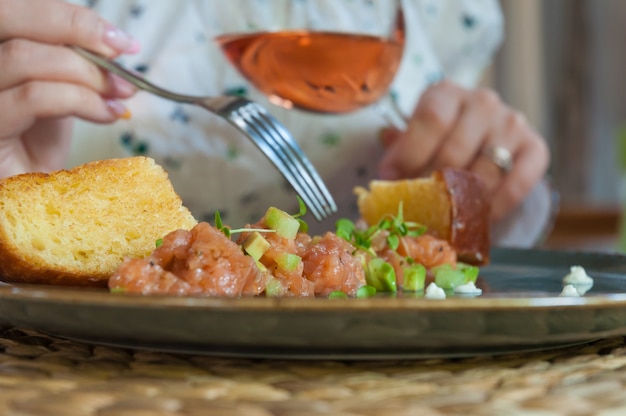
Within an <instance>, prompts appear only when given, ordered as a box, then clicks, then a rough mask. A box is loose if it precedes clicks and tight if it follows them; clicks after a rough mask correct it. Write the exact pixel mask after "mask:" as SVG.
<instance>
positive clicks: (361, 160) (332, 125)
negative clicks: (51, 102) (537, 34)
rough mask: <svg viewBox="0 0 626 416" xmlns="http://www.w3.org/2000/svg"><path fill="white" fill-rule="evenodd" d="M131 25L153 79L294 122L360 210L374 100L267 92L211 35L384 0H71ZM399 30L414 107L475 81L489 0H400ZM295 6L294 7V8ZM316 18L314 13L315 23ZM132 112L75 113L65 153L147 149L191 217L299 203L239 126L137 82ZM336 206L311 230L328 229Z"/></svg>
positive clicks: (497, 27) (350, 23) (79, 159)
mask: <svg viewBox="0 0 626 416" xmlns="http://www.w3.org/2000/svg"><path fill="white" fill-rule="evenodd" d="M73 1H74V2H75V3H79V4H86V5H88V6H90V7H93V8H94V9H95V10H97V11H98V12H99V13H100V14H101V15H102V16H103V17H104V18H106V19H108V20H109V21H111V22H112V23H114V24H116V25H118V26H119V27H121V28H122V29H124V30H126V31H127V32H129V33H130V34H132V35H133V36H135V37H136V38H137V39H138V40H139V41H140V43H141V45H142V49H141V51H140V52H139V53H138V54H137V55H133V56H124V57H122V58H121V62H122V63H124V64H125V65H127V66H128V67H129V68H133V69H135V70H137V71H140V72H142V73H144V74H145V75H146V77H148V78H149V79H150V80H151V81H153V82H154V83H156V84H159V85H162V86H163V87H165V88H168V89H171V90H173V91H177V92H180V93H188V94H193V95H222V94H232V93H237V94H242V95H245V96H246V97H248V98H250V99H252V100H255V101H257V102H259V103H260V104H261V105H263V106H265V107H266V108H267V109H268V110H269V111H270V112H271V113H272V114H274V116H275V117H276V118H277V119H279V120H280V121H281V122H282V123H283V124H284V125H285V126H286V127H287V129H288V130H289V131H290V132H291V133H292V134H293V136H294V137H295V138H296V140H297V141H298V142H299V144H300V146H301V147H302V148H303V150H304V151H305V153H306V154H307V155H308V157H309V158H310V159H311V161H312V162H313V164H314V165H315V166H316V167H317V169H318V171H319V172H320V174H321V175H322V177H323V178H324V179H325V181H326V183H327V184H328V186H329V188H330V190H331V192H332V194H333V195H334V197H335V199H336V202H337V204H338V206H339V209H340V211H341V212H340V213H339V214H338V216H337V217H340V216H347V217H352V218H354V217H356V215H357V210H356V204H355V197H354V195H353V193H352V189H353V188H354V187H355V186H357V185H366V184H367V183H368V181H370V180H371V179H373V178H375V177H376V167H377V164H378V161H379V159H380V157H381V155H382V153H383V149H382V147H381V144H380V141H379V133H380V130H381V128H383V127H384V126H385V125H386V120H385V118H384V117H383V116H382V115H381V112H380V111H377V110H376V109H375V107H376V106H373V107H371V108H364V109H362V110H359V111H356V112H353V113H350V114H345V115H320V114H312V113H307V112H304V111H299V110H285V109H283V108H280V107H277V106H275V105H273V104H271V103H269V102H268V100H267V99H266V98H265V97H264V96H263V95H262V94H261V93H260V92H258V91H257V90H256V89H255V88H254V87H252V86H251V85H250V84H249V83H248V82H247V81H246V80H245V79H244V78H242V76H241V75H240V74H239V73H238V72H237V71H236V70H235V69H234V67H233V66H232V65H231V64H230V63H229V62H228V61H227V59H226V58H225V56H224V55H223V53H222V52H221V50H220V49H219V47H218V46H217V44H216V42H215V41H214V38H215V37H216V36H217V35H219V34H221V33H224V32H226V31H228V32H234V31H238V30H243V29H246V28H254V27H260V26H263V27H268V25H271V24H272V23H274V22H279V21H280V19H285V18H288V17H286V10H289V11H290V13H292V15H293V16H295V17H294V18H297V16H298V15H300V16H307V17H308V18H309V19H310V20H312V21H315V18H316V17H318V21H319V22H327V21H328V20H327V19H336V24H337V25H338V26H339V27H352V28H358V27H359V26H360V25H363V26H366V27H369V25H375V24H378V23H377V22H378V20H377V19H376V16H377V13H378V9H377V6H379V5H380V4H379V2H385V1H387V0H345V1H341V2H339V1H337V0H228V1H225V0H195V1H194V0H158V1H155V0H153V1H149V0H101V1H98V0H90V1H88V0H73ZM404 7H405V10H404V14H405V19H406V29H407V34H406V35H407V38H406V45H405V51H404V54H403V59H402V62H401V66H400V69H399V71H398V73H397V76H396V78H395V80H394V83H393V86H392V88H391V94H392V95H393V96H394V98H395V99H396V101H397V102H398V104H399V106H400V108H401V109H402V111H404V112H405V113H406V114H410V112H411V111H412V109H413V108H414V106H415V104H416V102H417V100H418V99H419V96H420V94H421V92H422V91H423V90H424V89H425V88H426V87H427V86H428V85H430V84H432V83H434V82H437V81H439V80H441V79H442V78H444V77H446V78H449V79H451V80H454V81H456V82H458V83H460V84H462V85H464V86H472V85H474V84H476V83H477V81H478V79H479V78H480V76H481V73H482V71H483V70H484V69H485V67H486V66H487V65H488V64H489V63H490V60H491V58H492V56H493V54H494V52H495V50H496V48H497V47H498V45H499V44H500V41H501V38H502V32H503V19H502V15H501V10H500V8H499V6H498V2H497V1H496V0H404ZM294 10H295V11H294ZM320 24H321V23H320ZM127 106H128V108H129V109H130V110H131V112H132V118H131V119H130V120H120V121H118V122H116V123H114V124H113V125H107V126H99V125H94V124H89V123H84V122H79V123H77V126H76V129H75V134H74V136H75V137H74V141H73V148H72V155H71V159H70V165H72V166H73V165H76V164H79V163H83V162H86V161H89V160H94V159H103V158H111V157H123V156H129V155H137V154H142V155H147V156H150V157H153V158H154V159H156V160H157V162H158V163H160V164H162V165H163V166H164V167H165V168H166V169H167V170H168V172H169V175H170V178H171V180H172V182H173V184H174V187H175V189H176V190H177V191H178V193H179V194H180V195H181V197H182V198H183V201H184V203H185V205H187V206H188V207H189V208H190V209H191V210H192V212H193V213H194V215H195V216H196V217H197V218H198V219H199V220H208V221H212V220H213V217H214V213H215V211H216V210H219V211H220V213H221V215H222V218H223V220H224V221H225V222H226V223H228V224H230V225H232V226H235V227H238V226H241V225H243V224H245V223H246V222H252V221H256V220H258V219H259V218H260V217H261V216H262V215H263V213H264V212H265V210H266V209H267V207H268V206H271V205H273V206H278V207H281V208H283V209H285V210H287V211H289V212H297V208H296V207H297V200H296V198H295V194H294V192H293V191H292V189H291V188H290V187H289V186H288V185H287V184H286V182H285V181H284V179H283V178H282V177H281V175H280V174H279V173H278V171H277V170H276V169H275V168H274V167H273V165H272V164H271V163H270V162H269V161H268V160H267V159H266V158H265V156H264V155H263V154H262V153H261V152H260V151H259V150H258V149H257V148H256V147H255V146H254V145H253V144H252V143H251V142H250V141H249V140H248V139H247V138H246V137H244V136H243V135H242V134H241V133H239V132H238V131H237V130H236V129H235V128H233V127H232V126H230V125H229V124H227V123H226V122H224V121H223V120H221V119H220V118H218V117H216V116H215V115H213V114H211V113H208V112H207V111H206V110H203V109H200V108H195V107H192V106H186V105H181V104H177V103H173V102H169V101H166V100H164V99H160V98H157V97H155V96H152V95H150V94H148V93H145V92H140V93H138V94H137V95H136V96H134V97H133V98H131V99H130V100H128V102H127ZM337 217H335V218H332V219H330V220H329V221H326V222H324V223H323V224H317V225H315V224H314V223H313V221H310V225H312V226H314V228H313V230H312V231H313V232H321V231H325V230H330V229H334V221H335V220H336V218H337Z"/></svg>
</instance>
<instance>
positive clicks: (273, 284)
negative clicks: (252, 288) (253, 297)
mask: <svg viewBox="0 0 626 416" xmlns="http://www.w3.org/2000/svg"><path fill="white" fill-rule="evenodd" d="M282 292H283V284H282V283H281V282H280V280H278V279H274V278H271V279H269V280H268V281H267V283H266V284H265V296H267V297H270V298H273V297H277V296H280V295H281V294H282Z"/></svg>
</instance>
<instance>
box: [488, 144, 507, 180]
mask: <svg viewBox="0 0 626 416" xmlns="http://www.w3.org/2000/svg"><path fill="white" fill-rule="evenodd" d="M482 154H483V156H485V157H486V158H487V159H489V160H490V161H491V163H493V164H494V165H496V166H497V167H498V168H499V169H500V170H501V171H502V173H504V174H507V173H509V172H510V171H511V169H513V155H512V154H511V151H510V150H508V149H507V148H505V147H502V146H487V147H485V148H484V149H483V151H482Z"/></svg>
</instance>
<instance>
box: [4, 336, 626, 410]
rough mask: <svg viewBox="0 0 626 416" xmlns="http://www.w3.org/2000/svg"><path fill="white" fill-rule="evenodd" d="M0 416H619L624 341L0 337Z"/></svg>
mask: <svg viewBox="0 0 626 416" xmlns="http://www.w3.org/2000/svg"><path fill="white" fill-rule="evenodd" d="M0 345H1V348H2V350H3V352H2V353H1V354H0V414H1V415H55V416H56V415H58V416H73V415H97V416H152V415H154V416H157V415H158V416H175V415H193V416H196V415H197V416H200V415H228V416H234V415H246V416H267V415H279V416H283V415H284V416H288V415H307V416H309V415H322V414H328V415H337V416H347V415H368V416H369V415H371V416H382V415H424V416H430V415H463V416H467V415H504V416H508V415H533V416H540V415H541V416H547V415H605V416H608V415H626V388H625V385H626V338H613V339H606V340H601V341H597V342H594V343H591V344H587V345H582V346H577V347H569V348H566V349H560V350H553V351H547V352H539V353H529V354H516V355H507V356H498V357H492V358H489V357H482V358H473V359H455V360H422V361H382V362H381V361H373V362H330V361H328V362H304V361H267V360H242V359H223V358H212V357H206V356H187V355H176V354H163V353H156V352H147V351H133V350H125V349H117V348H111V347H103V346H95V345H87V344H82V343H77V342H71V341H67V340H64V339H60V338H54V337H49V336H45V335H41V334H39V333H36V332H32V331H27V330H19V329H14V328H11V329H5V330H2V331H0Z"/></svg>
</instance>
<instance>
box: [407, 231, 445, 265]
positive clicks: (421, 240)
mask: <svg viewBox="0 0 626 416" xmlns="http://www.w3.org/2000/svg"><path fill="white" fill-rule="evenodd" d="M397 251H398V254H400V255H401V256H404V257H410V258H412V259H413V260H415V262H416V263H421V264H423V265H424V267H426V269H432V268H433V267H435V266H440V265H442V264H450V265H451V266H454V267H456V261H457V260H456V251H454V249H453V248H452V247H451V246H450V244H448V242H447V241H446V240H442V239H440V238H437V237H434V236H432V235H430V234H422V235H420V236H419V237H403V238H402V240H401V243H400V246H399V247H398V250H397Z"/></svg>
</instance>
